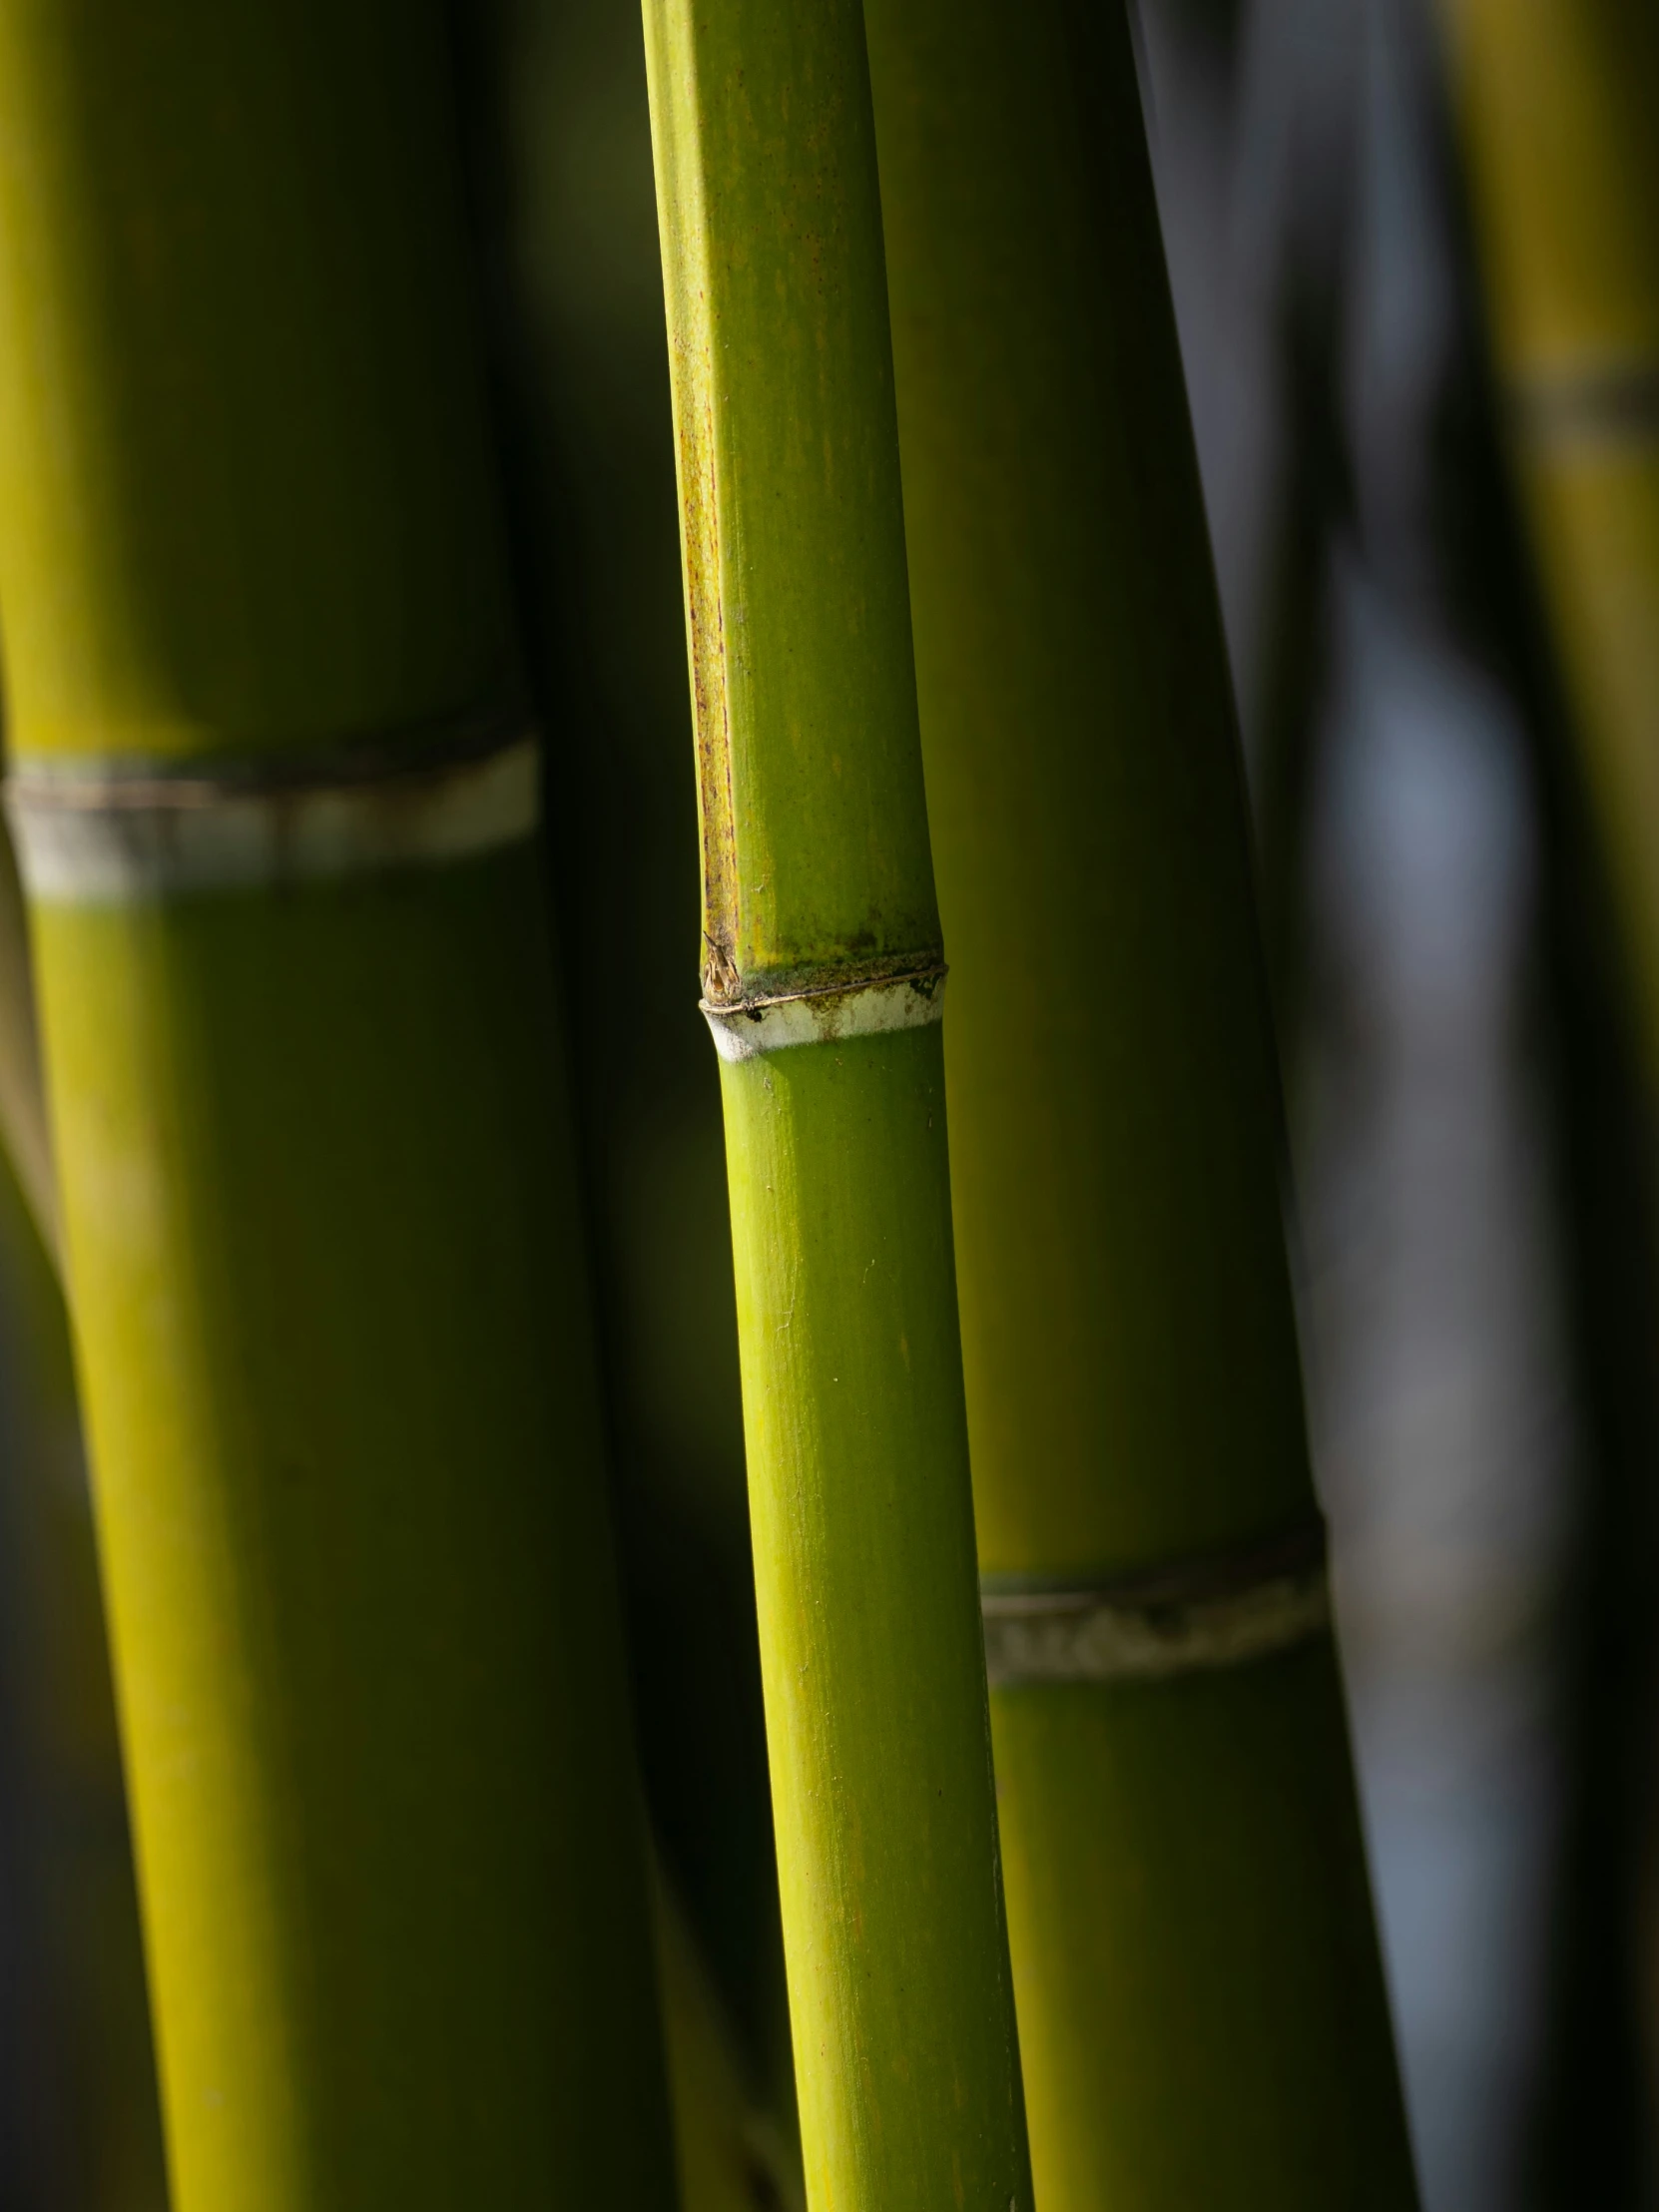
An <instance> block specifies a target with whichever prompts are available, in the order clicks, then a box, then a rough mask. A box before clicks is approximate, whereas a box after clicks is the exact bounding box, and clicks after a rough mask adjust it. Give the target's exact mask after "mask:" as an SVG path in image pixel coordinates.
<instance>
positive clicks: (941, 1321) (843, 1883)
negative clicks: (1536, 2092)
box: [645, 0, 1030, 2212]
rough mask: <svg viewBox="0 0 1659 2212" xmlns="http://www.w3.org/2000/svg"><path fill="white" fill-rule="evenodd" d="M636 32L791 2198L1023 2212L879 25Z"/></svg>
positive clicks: (892, 2208)
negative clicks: (893, 329) (642, 64)
mask: <svg viewBox="0 0 1659 2212" xmlns="http://www.w3.org/2000/svg"><path fill="white" fill-rule="evenodd" d="M645 17H646V34H647V59H648V67H649V73H650V83H651V101H652V123H653V139H654V146H655V153H656V162H657V179H658V200H659V212H660V222H661V231H662V239H663V253H664V270H665V285H666V291H667V296H668V311H669V345H670V361H671V366H672V372H673V384H674V411H675V427H676V433H677V438H678V445H679V471H680V492H681V500H682V507H683V524H684V551H685V564H686V578H687V597H688V620H689V632H690V652H691V664H692V680H693V697H694V705H695V716H696V726H697V744H698V759H699V771H700V802H701V821H702V835H703V858H704V934H705V940H706V946H707V964H706V970H705V993H706V1000H707V1003H708V1004H709V1006H710V1008H711V1009H712V1011H711V1021H712V1024H713V1026H714V1027H715V1030H716V1034H717V1040H718V1041H720V1043H721V1045H722V1051H723V1067H722V1081H723V1087H724V1098H725V1111H726V1133H727V1158H728V1173H729V1182H730V1190H731V1202H732V1223H733V1247H734V1253H735V1257H736V1264H737V1289H738V1327H739V1342H740V1348H741V1353H742V1363H743V1385H744V1411H745V1427H746V1436H747V1443H748V1456H749V1477H750V1497H751V1510H752V1515H753V1521H754V1534H755V1553H756V1574H757V1584H758V1591H759V1605H760V1624H761V1651H762V1666H763V1674H764V1679H765V1689H766V1705H767V1727H768V1740H769V1746H770V1751H771V1759H772V1776H773V1801H774V1811H775V1818H776V1824H777V1832H778V1854H779V1873H780V1887H781V1892H782V1900H783V1915H784V1934H785V1947H786V1954H787V1961H788V1970H789V1983H790V2003H791V2017H792V2024H793V2028H794V2037H795V2049H796V2063H797V2085H798V2091H799V2096H800V2105H801V2128H802V2146H803V2154H804V2162H805V2168H806V2179H807V2191H808V2201H809V2203H810V2204H812V2205H813V2206H814V2207H815V2208H818V2212H829V2208H830V2207H834V2208H835V2212H851V2208H858V2212H876V2208H880V2212H902V2208H904V2207H907V2206H915V2207H921V2206H927V2207H933V2206H937V2205H942V2204H951V2203H956V2204H964V2205H975V2206H983V2207H987V2208H990V2207H994V2208H995V2212H1003V2208H1004V2207H1009V2206H1013V2207H1016V2208H1020V2212H1024V2208H1025V2207H1027V2206H1028V2205H1029V2203H1030V2183H1029V2176H1028V2170H1027V2158H1026V2149H1025V2140H1024V2120H1023V2110H1022V2104H1021V2097H1020V2087H1019V2066H1018V2055H1017V2048H1016V2043H1015V2035H1014V2023H1013V2012H1012V2001H1011V1993H1010V1987H1009V1979H1008V1965H1007V1952H1006V1938H1005V1934H1004V1928H1003V1918H1002V1904H1001V1895H1000V1879H999V1874H998V1866H997V1847H996V1836H995V1820H994V1810H993V1803H992V1793H991V1778H990V1762H989V1742H988V1731H987V1724H986V1708H985V1689H984V1672H983V1658H982V1652H981V1647H980V1633H979V1624H978V1613H977V1602H976V1592H975V1587H974V1559H973V1525H972V1514H971V1503H970V1496H969V1484H968V1474H967V1458H966V1433H965V1424H964V1416H963V1405H962V1392H961V1368H960V1351H959V1343H958V1336H957V1324H956V1312H955V1294H954V1284H953V1275H952V1259H951V1242H950V1223H949V1191H948V1176H947V1166H946V1153H945V1116H944V1100H943V1092H942V1063H941V1058H940V1046H939V1030H938V1026H937V1019H936V1016H937V1011H938V1004H939V1000H938V974H939V968H940V952H939V934H938V918H937V911H936V906H935V902H934V894H933V885H932V875H931V868H930V863H929V858H928V847H927V827H926V816H925V808H924V801H923V793H922V778H921V761H920V753H919V747H918V743H917V736H916V724H915V693H914V676H913V670H912V665H911V653H910V636H909V614H908V604H907V597H906V588H905V573H904V548H903V533H902V522H901V515H900V500H899V485H898V467H897V450H896V439H895V432H894V422H893V413H892V396H891V371H890V361H889V340H888V331H887V320H886V302H885V291H884V280H883V273H882V261H881V243H880V224H879V212H878V205H877V194H876V181H875V164H874V146H873V138H872V132H871V122H870V113H869V95H868V82H867V74H866V63H865V57H864V50H863V35H862V24H861V20H860V17H859V13H858V10H857V8H856V6H855V5H851V4H848V0H812V4H810V5H807V6H804V7H800V8H795V9H790V10H780V9H777V8H774V7H772V6H770V5H767V4H765V0H713V4H710V0H649V4H648V5H647V7H646V11H645ZM882 1022H887V1023H890V1024H892V1026H888V1027H884V1028H883V1027H879V1026H876V1025H877V1024H879V1023H882ZM792 1039H795V1040H798V1041H792Z"/></svg>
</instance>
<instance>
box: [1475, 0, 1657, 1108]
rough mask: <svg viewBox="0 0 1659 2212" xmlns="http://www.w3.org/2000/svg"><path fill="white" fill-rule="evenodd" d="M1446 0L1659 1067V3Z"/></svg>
mask: <svg viewBox="0 0 1659 2212" xmlns="http://www.w3.org/2000/svg"><path fill="white" fill-rule="evenodd" d="M1444 14H1445V18H1446V22H1447V28H1448V32H1449V48H1450V58H1451V77H1452V87H1453V93H1454V102H1455V106H1456V108H1457V110H1458V113H1459V117H1460V122H1461V128H1462V135H1463V142H1464V147H1465V151H1466V155H1467V160H1468V167H1469V174H1470V185H1471V198H1472V202H1473V210H1474V218H1475V230H1476V236H1477V243H1478V248H1479V253H1480V258H1481V263H1482V274H1483V277H1484V283H1485V292H1486V299H1487V304H1488V308H1489V313H1490V319H1491V329H1492V339H1493V346H1494V350H1495V354H1496V359H1497V364H1498V368H1499V372H1500V375H1501V378H1502V381H1503V384H1504V386H1505V390H1506V397H1507V400H1508V408H1507V415H1508V428H1509V433H1510V444H1511V450H1512V453H1513V457H1514V460H1515V463H1516V473H1517V477H1518V480H1519V483H1520V487H1521V491H1522V496H1523V500H1524V503H1525V506H1526V508H1527V511H1528V516H1529V520H1530V524H1531V536H1532V542H1533V547H1534V552H1535V555H1536V559H1537V563H1538V568H1539V571H1540V574H1541V577H1542V580H1543V585H1544V590H1545V596H1546V598H1547V599H1548V602H1549V605H1550V611H1551V614H1552V617H1553V622H1554V628H1555V632H1556V638H1557V642H1558V645H1559V648H1560V652H1561V658H1562V663H1563V667H1564V670H1565V674H1566V679H1567V685H1568V690H1569V693H1570V695H1571V701H1572V706H1573V710H1574V715H1575V719H1576V722H1577V726H1578V731H1579V734H1580V737H1581V739H1582V743H1583V746H1584V753H1585V765H1586V771H1587V782H1588V786H1589V790H1590V794H1591V800H1592V805H1593V807H1594V809H1595V813H1596V817H1597V821H1598V825H1599V830H1600V835H1601V838H1602V841H1603V844H1604V848H1605V851H1606V854H1607V862H1608V869H1609V874H1610V877H1611V880H1612V883H1613V886H1614V891H1615V895H1616V897H1617V900H1618V902H1619V906H1620V909H1621V911H1622V915H1623V919H1624V927H1625V931H1626V936H1627V940H1628V945H1629V952H1630V959H1631V965H1632V968H1633V971H1634V976H1635V981H1636V985H1637V991H1638V998H1639V1013H1640V1019H1641V1023H1642V1028H1643V1032H1644V1039H1645V1044H1646V1050H1647V1059H1648V1074H1649V1077H1650V1080H1651V1079H1659V866H1656V865H1655V855H1656V854H1659V138H1656V136H1655V133H1654V129H1653V103H1654V100H1655V98H1656V97H1659V16H1656V15H1655V12H1654V10H1653V8H1652V7H1651V6H1650V5H1648V4H1647V0H1501V4H1497V0H1444Z"/></svg>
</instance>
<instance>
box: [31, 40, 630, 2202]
mask: <svg viewBox="0 0 1659 2212" xmlns="http://www.w3.org/2000/svg"><path fill="white" fill-rule="evenodd" d="M445 70H446V53H445V44H444V35H443V27H442V23H441V19H440V15H439V11H438V10H437V9H436V8H435V7H432V6H427V5H417V6H416V7H414V8H412V9H411V8H407V7H393V6H391V5H389V0H347V4H346V5H344V6H340V5H337V4H336V5H329V6H326V7H325V6H323V5H321V4H320V0H280V4H277V0H251V4H250V5H247V6H244V7H241V8H238V9H236V10H234V11H230V12H229V13H227V12H226V11H224V10H221V9H217V8H214V7H211V6H208V5H206V4H205V0H158V4H153V5H147V6H145V7H144V8H142V9H141V8H136V7H128V8H117V9H114V10H110V9H98V10H91V9H88V8H86V7H83V6H79V5H74V4H59V0H50V4H49V0H4V4H0V130H3V132H4V136H5V142H6V146H7V162H6V166H5V173H4V177H3V178H0V303H3V332H0V615H3V620H4V626H5V638H6V662H7V665H6V678H7V686H8V711H9V723H10V737H11V779H10V809H11V815H12V821H13V824H14V828H15V830H16V831H17V834H18V838H19V846H20V858H21V860H22V864H23V873H24V877H25V882H26V886H27V889H28V892H29V897H30V904H31V914H32V923H33V930H34V938H35V953H36V970H37V981H38V986H39V995H40V1003H41V1011H42V1021H43V1028H44V1035H45V1045H46V1051H45V1060H46V1068H47V1079H48V1087H49V1092H50V1099H51V1108H52V1122H53V1133H54V1141H55V1153H56V1161H57V1167H58V1174H59V1189H60V1197H61V1202H62V1214H63V1225H64V1244H65V1251H66V1256H67V1269H68V1277H69V1281H70V1285H71V1291H72V1298H71V1305H72V1317H73V1322H74V1327H75V1333H76V1340H77V1355H78V1365H79V1372H80V1381H81V1388H82V1395H83V1402H84V1405H85V1408H86V1413H87V1418H88V1425H89V1431H90V1441H91V1450H92V1458H93V1464H94V1470H95V1490H96V1507H97V1520H98V1532H99V1540H100V1548H101V1554H102V1566H103V1575H104V1581H105V1587H106V1592H107V1597H108V1604H109V1615H110V1625H111V1636H112V1646H113V1656H114V1662H115V1673H116V1681H117V1691H118V1698H119V1704H120V1709H121V1720H122V1731H123V1739H124V1750H125V1758H126V1764H127V1771H128V1779H129V1788H130V1797H131V1803H132V1808H133V1815H134V1821H135V1829H136V1844H137V1858H138V1868H139V1877H140V1891H141V1902H142V1909H143V1915H144V1922H145V1932H146V1943H147V1951H148V1958H149V1967H150V1978H151V1988H152V1999H153V2005H154V2010H155V2016H156V2024H157V2030H158V2044H159V2054H160V2063H161V2074H162V2086H163V2103H164V2115H165V2121H166V2130H167V2136H168V2154H169V2162H170V2167H171V2175H172V2188H173V2198H174V2203H175V2206H176V2208H177V2212H345V2208H347V2207H351V2208H353V2212H360V2208H361V2207H363V2206H365V2205H380V2204H391V2203H396V2204H397V2205H399V2206H400V2207H405V2208H409V2212H419V2208H422V2207H428V2206H429V2207H432V2208H434V2212H435V2208H436V2207H439V2206H443V2207H446V2208H447V2207H452V2206H454V2205H456V2204H459V2203H470V2202H477V2203H492V2204H508V2203H524V2202H531V2201H536V2202H540V2201H559V2202H564V2201H567V2200H568V2201H571V2202H598V2201H603V2202H605V2203H607V2204H615V2205H619V2206H626V2207H630V2208H633V2207H638V2208H641V2212H645V2208H647V2207H649V2208H651V2212H658V2208H660V2207H666V2206H668V2205H669V2204H670V2203H671V2202H672V2199H673V2190H674V2181H673V2161H672V2149H671V2144H670V2138H669V2128H668V2121H667V2107H666V2097H665V2091H664V2082H663V2068H662V2057H661V2048H660V2028H659V2024H658V2019H657V2010H656V2003H655V1995H654V1987H653V1970H652V1963H651V1949H650V1930H649V1920H648V1903H647V1890H646V1876H645V1864H644V1846H643V1835H642V1829H641V1822H640V1809H639V1802H638V1789H637V1782H636V1778H635V1774H634V1771H633V1766H632V1761H631V1754H630V1750H629V1727H628V1718H627V1711H626V1695H625V1689H624V1681H623V1667H622V1655H621V1645H620V1624H619V1619H618V1611H617V1605H616V1600H615V1591H614V1577H613V1572H612V1567H611V1560H610V1535H609V1528H608V1523H607V1511H606V1503H605V1497H604V1490H603V1480H602V1456H601V1437H600V1420H599V1415H598V1408H597V1397H596V1386H595V1381H594V1375H593V1360H592V1346H591V1334H590V1326H589V1320H588V1315H587V1310H586V1303H585V1272H584V1266H583V1261H582V1256H581V1245H580V1224H579V1211H580V1210H579V1206H578V1202H577V1194H576V1188H575V1176H574V1168H573V1159H572V1151H571V1139H570V1134H569V1124H568V1109H567V1105H566V1101H565V1078H564V1073H563V1069H562V1067H561V1064H560V1054H559V1047H558V1041H557V1039H558V1009H557V1005H556V1001H555V992H554V984H553V970H552V958H551V950H550V943H549V935H548V929H547V922H546V916H545V912H544V898H543V887H542V882H541V868H540V861H539V857H538V853H537V849H536V846H535V843H534V840H533V835H532V831H533V829H534V821H535V755H534V750H533V748H532V747H531V746H530V745H528V744H527V743H525V742H524V741H523V734H522V720H521V713H520V698H521V694H520V687H519V678H518V670H517V657H516V648H515V644H514V640H513V636H512V631H511V625H510V621H509V617H508V612H507V606H508V594H507V590H506V584H505V575H504V565H503V561H502V558H501V553H500V543H499V530H498V524H497V517H496V514H495V505H494V492H493V488H492V482H491V472H490V463H489V441H488V436H487V432H486V428H485V421H484V412H483V405H482V394H481V384H480V378H479V375H478V372H477V366H476V363H475V361H474V359H473V357H472V353H471V349H470V337H469V328H470V325H469V278H468V276H467V272H466V268H465V261H464V252H463V242H462V225H461V221H460V216H459V194H458V191H457V187H456V176H455V163H454V158H453V150H452V145H451V131H452V127H451V122H450V118H449V115H448V111H447V86H446V81H445ZM550 1133H551V1134H550Z"/></svg>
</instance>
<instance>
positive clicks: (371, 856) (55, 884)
mask: <svg viewBox="0 0 1659 2212" xmlns="http://www.w3.org/2000/svg"><path fill="white" fill-rule="evenodd" d="M539 787H540V775H539V769H538V765H537V752H536V744H535V740H534V739H533V738H531V737H527V736H523V735H517V736H515V737H514V738H513V739H512V740H511V741H510V742H508V743H506V744H502V745H497V746H496V747H494V748H493V749H492V750H489V751H484V752H479V751H471V752H468V753H466V754H463V755H460V756H458V757H451V758H449V759H447V760H441V761H437V762H427V763H424V764H421V765H419V766H415V767H399V766H396V765H392V766H389V767H383V768H381V769H379V770H378V771H377V772H375V773H368V772H365V771H363V770H361V769H360V768H358V769H346V770H342V771H341V772H340V773H339V774H338V775H335V776H327V775H321V774H318V775H316V776H314V777H311V778H308V779H306V780H304V781H300V780H298V779H293V780H284V779H283V778H282V777H281V776H280V775H279V774H277V773H271V774H269V775H267V776H262V775H261V774H260V773H258V772H257V771H253V770H235V771H224V772H216V771H213V770H208V771H204V770H202V769H197V770H184V771H180V772H178V773H175V774H164V775H158V774H157V773H156V771H155V769H154V767H153V766H150V765H149V764H145V765H143V766H139V765H135V764H132V763H112V762H102V763H84V764H83V763H80V762H77V763H75V764H74V765H73V766H68V765H60V764H58V763H56V762H51V763H47V762H36V761H26V762H24V763H23V764H21V765H20V766H18V767H16V768H14V770H13V771H12V774H11V775H10V776H9V777H8V778H7V781H6V792H5V805H6V815H7V819H8V821H9V822H10V824H11V831H12V836H13V839H14V841H15V843H16V847H17V857H18V866H19V869H20V871H21V873H22V876H23V881H24V884H25V886H26V888H27V889H28V892H29V894H30V896H31V897H32V898H33V899H35V900H36V901H38V902H41V903H47V904H56V905H129V904H134V903H141V902H145V901H150V900H155V899H160V898H166V897H172V896H176V895H178V894H180V893H184V892H190V891H210V890H234V889H243V888H252V887H255V886H259V885H267V884H272V883H281V882H307V881H321V880H327V879H330V878H338V877H342V876H353V875H367V874H379V873H381V872H383V871H385V870H387V869H392V868H408V867H430V866H435V865H441V864H442V863H444V862H446V861H455V860H464V859H471V858H474V857H476V856H479V855H481V854H483V853H487V852H492V851H495V850H497V849H499V848H500V847H502V846H505V845H510V844H516V843H518V842H519V841H521V840H522V839H523V838H526V837H528V836H530V835H531V834H532V833H533V831H534V830H535V828H536V823H537V819H538V813H539V805H540V796H539Z"/></svg>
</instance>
